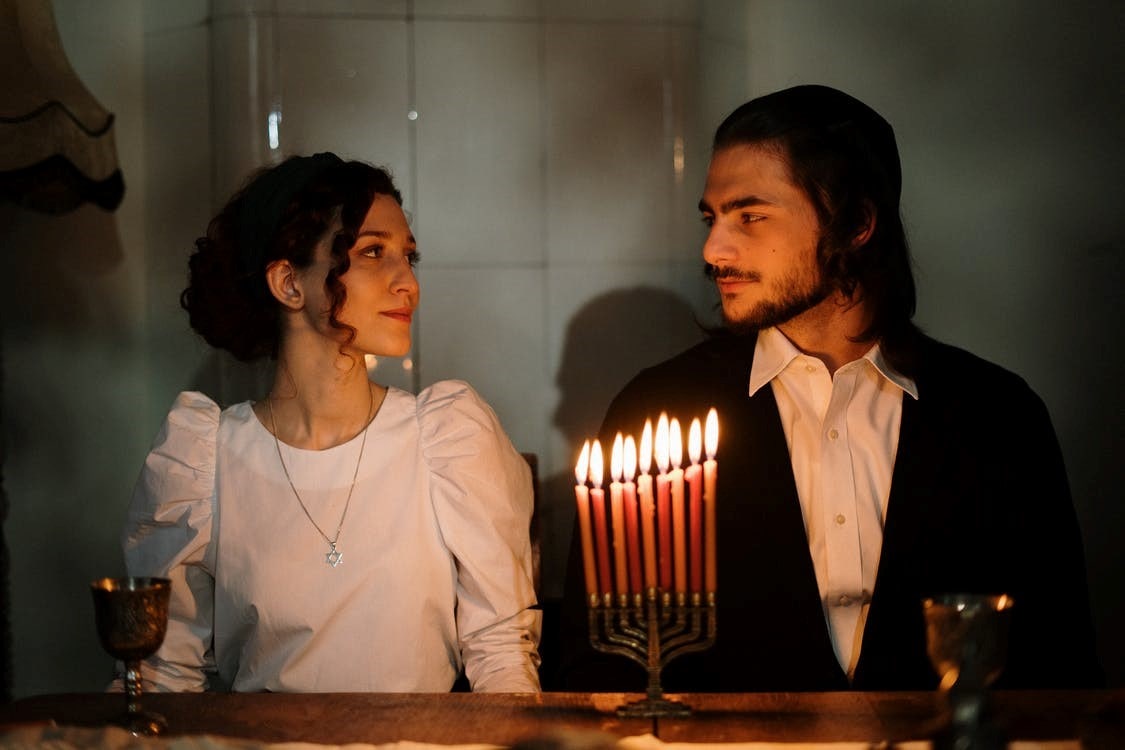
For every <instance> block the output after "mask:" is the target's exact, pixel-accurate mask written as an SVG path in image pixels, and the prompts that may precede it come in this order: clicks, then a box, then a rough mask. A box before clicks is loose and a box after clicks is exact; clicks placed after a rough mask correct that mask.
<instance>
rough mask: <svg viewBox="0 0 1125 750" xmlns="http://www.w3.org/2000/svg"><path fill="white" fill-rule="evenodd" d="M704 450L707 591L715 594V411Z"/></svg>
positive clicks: (716, 425)
mask: <svg viewBox="0 0 1125 750" xmlns="http://www.w3.org/2000/svg"><path fill="white" fill-rule="evenodd" d="M703 443H704V450H706V451H707V460H706V461H704V462H703V505H704V513H705V514H706V519H705V521H704V530H705V531H704V533H705V541H704V546H705V547H706V559H707V562H706V570H707V581H706V583H707V591H708V593H714V592H715V588H716V584H717V580H716V579H717V572H716V563H715V537H716V536H717V535H718V529H717V528H716V527H715V502H716V497H715V481H716V479H717V475H718V473H719V465H718V463H716V461H715V453H716V452H717V451H718V449H719V415H718V414H717V413H716V412H715V410H714V409H711V411H709V412H707V427H706V429H705V430H704V437H703Z"/></svg>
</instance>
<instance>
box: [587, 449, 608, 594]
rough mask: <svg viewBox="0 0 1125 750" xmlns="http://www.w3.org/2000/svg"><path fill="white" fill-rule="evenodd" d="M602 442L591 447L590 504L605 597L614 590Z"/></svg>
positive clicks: (599, 573) (600, 579) (602, 591)
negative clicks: (610, 573)
mask: <svg viewBox="0 0 1125 750" xmlns="http://www.w3.org/2000/svg"><path fill="white" fill-rule="evenodd" d="M602 468H603V467H602V444H601V443H600V442H598V441H597V440H595V441H594V444H593V445H592V446H591V448H590V483H591V484H593V485H594V488H593V489H592V490H590V504H591V505H593V507H594V542H595V543H596V544H597V550H598V583H599V584H600V586H599V588H600V590H601V593H602V594H603V596H604V597H607V598H608V596H609V594H610V592H611V591H612V590H613V579H611V578H610V576H609V535H608V533H607V530H606V527H605V490H603V489H602V474H603V470H602Z"/></svg>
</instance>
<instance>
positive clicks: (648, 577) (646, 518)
mask: <svg viewBox="0 0 1125 750" xmlns="http://www.w3.org/2000/svg"><path fill="white" fill-rule="evenodd" d="M637 459H638V460H637V468H638V469H640V472H641V473H640V476H639V477H638V478H637V492H638V493H640V496H641V537H642V539H643V541H644V546H645V587H646V588H655V587H656V507H655V505H654V503H653V500H652V475H651V474H649V473H648V471H649V468H650V467H651V466H652V420H651V419H646V420H645V428H644V430H643V431H642V432H641V450H640V453H639V454H638V456H637Z"/></svg>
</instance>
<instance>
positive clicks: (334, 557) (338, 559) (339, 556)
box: [267, 385, 375, 568]
mask: <svg viewBox="0 0 1125 750" xmlns="http://www.w3.org/2000/svg"><path fill="white" fill-rule="evenodd" d="M367 395H368V397H369V398H370V402H369V403H368V405H367V420H366V421H365V422H364V424H363V438H362V440H360V443H359V458H357V459H356V461H355V473H353V474H352V483H351V486H350V487H348V499H347V500H345V501H344V512H343V513H341V514H340V523H339V524H338V525H337V526H336V535H335V536H333V537H332V538H331V539H330V538H329V537H328V535H327V534H325V533H324V529H322V528H320V524H318V523H317V522H316V521H315V520H313V517H312V514H311V513H309V509H308V508H307V507H306V506H305V503H304V501H302V500H301V494H300V493H299V492H297V488H296V486H294V484H293V479H292V478H291V477H290V476H289V469H288V467H286V465H285V459H284V458H282V457H281V441H280V440H279V439H278V437H277V422H276V421H275V419H274V416H273V396H272V395H271V396H268V397H267V403H268V404H269V407H270V431H271V432H272V433H273V445H274V447H275V448H277V460H278V461H279V462H280V463H281V470H282V471H283V472H284V473H285V481H287V482H289V489H291V490H293V497H295V498H297V504H298V505H300V506H301V510H303V511H304V512H305V518H307V519H309V523H311V524H312V525H313V528H314V529H316V530H317V531H318V532H319V533H320V535H321V536H322V537H324V541H326V542H328V546H329V548H330V549H329V551H328V552H327V553H326V554H325V555H324V562H325V563H327V564H328V565H331V566H332V567H333V568H335V567H336V566H338V565H340V564H341V563H343V562H344V553H343V552H341V551H340V550H338V549H337V548H336V545H337V543H338V542H339V541H340V532H341V531H343V529H344V520H345V519H346V518H347V517H348V507H349V506H350V505H351V504H352V491H353V490H354V489H355V481H356V479H357V478H358V477H359V466H360V464H362V463H363V449H364V448H365V447H366V446H367V428H368V427H369V426H370V425H371V409H372V408H373V407H374V406H375V396H374V395H372V393H371V386H370V385H368V386H367Z"/></svg>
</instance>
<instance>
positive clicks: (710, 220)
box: [699, 216, 715, 227]
mask: <svg viewBox="0 0 1125 750" xmlns="http://www.w3.org/2000/svg"><path fill="white" fill-rule="evenodd" d="M699 220H700V221H702V222H703V226H705V227H710V226H713V225H714V224H715V217H714V216H700V217H699Z"/></svg>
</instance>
